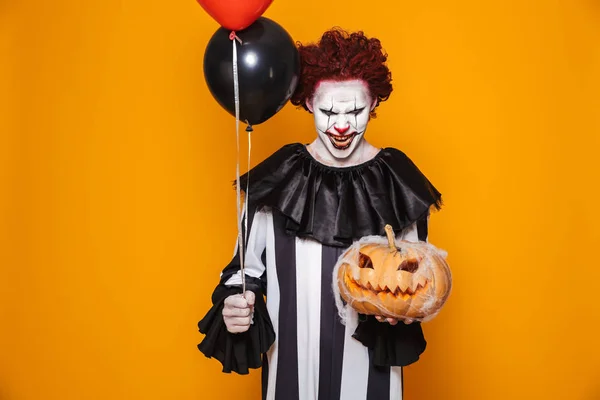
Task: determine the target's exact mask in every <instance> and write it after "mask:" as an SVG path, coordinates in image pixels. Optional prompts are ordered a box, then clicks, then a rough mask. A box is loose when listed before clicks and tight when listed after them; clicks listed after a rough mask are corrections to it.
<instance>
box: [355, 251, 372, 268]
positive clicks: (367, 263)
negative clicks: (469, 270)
mask: <svg viewBox="0 0 600 400" xmlns="http://www.w3.org/2000/svg"><path fill="white" fill-rule="evenodd" d="M358 268H371V269H373V261H371V257H369V256H367V255H365V254H363V253H358Z"/></svg>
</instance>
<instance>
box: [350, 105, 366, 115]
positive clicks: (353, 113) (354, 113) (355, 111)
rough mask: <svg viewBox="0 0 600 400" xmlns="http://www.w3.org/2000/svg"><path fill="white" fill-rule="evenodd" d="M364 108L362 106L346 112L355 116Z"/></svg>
mask: <svg viewBox="0 0 600 400" xmlns="http://www.w3.org/2000/svg"><path fill="white" fill-rule="evenodd" d="M364 109H365V108H364V107H363V108H357V109H356V110H352V111H350V112H349V113H348V114H351V115H354V116H356V115H359V114H360V113H361V112H363V110H364Z"/></svg>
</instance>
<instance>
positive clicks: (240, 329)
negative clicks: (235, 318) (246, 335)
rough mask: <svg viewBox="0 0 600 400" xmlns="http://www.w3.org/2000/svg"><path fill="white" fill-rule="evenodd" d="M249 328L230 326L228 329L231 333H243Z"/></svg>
mask: <svg viewBox="0 0 600 400" xmlns="http://www.w3.org/2000/svg"><path fill="white" fill-rule="evenodd" d="M247 330H248V327H247V326H228V327H227V331H228V332H230V333H242V332H246V331H247Z"/></svg>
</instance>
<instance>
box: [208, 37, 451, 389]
mask: <svg viewBox="0 0 600 400" xmlns="http://www.w3.org/2000/svg"><path fill="white" fill-rule="evenodd" d="M299 53H300V58H301V63H302V67H301V76H300V82H299V84H298V87H297V88H296V91H295V93H294V95H293V97H292V103H293V104H295V105H297V106H300V107H302V108H304V109H305V110H307V111H308V112H309V113H311V114H312V115H313V117H314V123H315V130H316V134H317V137H316V138H315V140H314V141H313V142H312V143H310V144H308V145H305V144H301V143H292V144H289V145H286V146H283V147H282V148H281V149H280V150H278V151H277V152H275V153H274V154H273V155H271V156H270V157H268V158H267V159H266V160H264V161H263V162H262V163H260V164H259V165H258V166H257V167H255V168H254V169H253V170H252V171H250V174H249V176H250V189H249V201H248V209H247V210H245V212H246V213H247V215H248V240H247V243H245V246H244V248H245V257H246V258H245V260H246V262H245V279H246V288H247V291H246V293H241V283H242V277H241V274H240V265H239V257H238V256H237V254H236V256H235V257H234V258H233V260H232V261H231V262H230V263H229V265H227V266H226V267H225V269H224V270H223V272H222V274H221V279H220V282H219V284H218V286H217V288H216V289H215V291H214V293H213V296H212V301H213V307H212V308H211V309H210V310H209V312H208V313H207V314H206V316H205V317H204V318H203V319H202V321H200V323H199V329H200V332H202V333H204V334H205V335H206V337H205V338H204V340H203V341H202V343H200V344H199V345H198V347H199V349H200V351H202V352H203V353H204V354H205V355H206V356H207V357H214V358H216V359H218V360H219V361H220V362H221V363H222V365H223V371H224V372H231V371H234V372H237V373H240V374H246V373H248V369H249V368H259V367H262V377H263V380H262V382H263V385H262V388H263V398H265V399H276V400H292V399H298V400H317V399H318V400H334V399H353V400H354V399H355V400H362V399H378V400H385V399H401V398H402V392H403V382H402V367H404V366H406V365H409V364H411V363H414V362H416V361H417V360H418V359H419V356H420V354H421V353H422V352H423V351H424V350H425V346H426V341H425V339H424V335H423V331H422V328H421V324H420V323H419V322H412V323H411V321H402V322H398V321H397V320H395V319H389V318H383V317H379V316H367V315H361V314H358V313H357V312H353V313H350V314H349V315H347V316H346V320H345V323H342V322H341V321H340V318H339V317H338V314H337V308H336V303H335V299H334V294H333V291H332V289H331V288H332V282H333V281H332V280H333V279H335V277H334V276H333V270H334V266H335V264H336V262H337V260H338V258H339V257H340V255H341V254H343V252H344V251H345V250H346V249H347V248H348V247H349V246H351V245H352V243H354V242H356V241H357V240H359V239H360V238H362V237H365V236H369V235H382V234H384V228H385V226H386V224H390V225H391V226H392V228H393V229H394V231H395V232H397V233H398V239H404V240H411V241H417V240H421V241H426V240H427V234H428V233H427V230H428V219H429V214H430V212H431V210H432V209H439V208H440V206H441V195H440V193H439V192H438V191H437V190H436V189H435V188H434V187H433V186H432V185H431V183H430V182H429V181H428V180H427V178H426V177H425V176H424V175H423V174H422V173H421V172H420V171H419V169H418V168H417V167H416V166H415V165H414V164H413V163H412V162H411V160H410V159H409V158H408V157H407V156H406V155H405V154H404V153H402V152H401V151H399V150H397V149H394V148H382V149H380V148H376V147H374V146H373V145H371V144H370V143H368V142H367V141H366V139H365V133H366V130H367V125H368V123H369V121H370V120H371V119H372V118H373V117H374V116H375V111H376V109H377V107H378V106H379V105H380V103H381V102H383V101H385V100H387V99H388V98H389V96H390V94H391V92H392V85H391V74H390V71H389V69H388V67H387V66H386V60H387V56H386V55H385V54H384V52H383V51H382V48H381V44H380V42H379V40H378V39H376V38H367V37H365V35H364V34H363V33H362V32H357V33H352V34H348V33H346V32H344V31H341V30H331V31H328V32H325V34H324V35H323V36H322V37H321V39H320V41H319V42H318V43H316V44H310V45H299ZM247 177H248V176H247V175H245V176H244V177H243V178H242V179H241V184H242V187H246V183H247ZM265 298H266V301H265Z"/></svg>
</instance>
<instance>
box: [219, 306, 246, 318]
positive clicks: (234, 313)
mask: <svg viewBox="0 0 600 400" xmlns="http://www.w3.org/2000/svg"><path fill="white" fill-rule="evenodd" d="M251 313H252V310H251V309H250V308H236V307H225V308H223V316H225V317H248V316H249V315H250V314H251Z"/></svg>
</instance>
